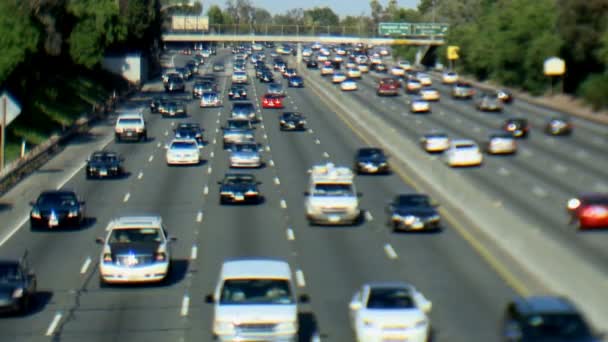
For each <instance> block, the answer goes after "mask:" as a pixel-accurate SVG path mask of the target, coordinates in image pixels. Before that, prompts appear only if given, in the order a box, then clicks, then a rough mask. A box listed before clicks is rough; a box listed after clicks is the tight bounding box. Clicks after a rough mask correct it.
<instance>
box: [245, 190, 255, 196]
mask: <svg viewBox="0 0 608 342" xmlns="http://www.w3.org/2000/svg"><path fill="white" fill-rule="evenodd" d="M257 194H258V192H257V190H253V189H250V190H247V192H245V195H257Z"/></svg>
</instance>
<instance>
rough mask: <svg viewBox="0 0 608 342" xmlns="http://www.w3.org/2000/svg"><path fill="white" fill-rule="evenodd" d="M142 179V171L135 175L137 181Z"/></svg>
mask: <svg viewBox="0 0 608 342" xmlns="http://www.w3.org/2000/svg"><path fill="white" fill-rule="evenodd" d="M143 177H144V173H143V172H142V171H139V173H138V174H137V179H142V178H143Z"/></svg>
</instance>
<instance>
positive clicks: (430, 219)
mask: <svg viewBox="0 0 608 342" xmlns="http://www.w3.org/2000/svg"><path fill="white" fill-rule="evenodd" d="M439 219H440V217H439V215H437V214H435V215H432V216H429V217H428V218H427V220H429V221H439Z"/></svg>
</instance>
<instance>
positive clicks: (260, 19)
mask: <svg viewBox="0 0 608 342" xmlns="http://www.w3.org/2000/svg"><path fill="white" fill-rule="evenodd" d="M252 23H254V24H270V23H272V15H271V14H270V12H268V11H267V10H265V9H263V8H259V7H256V8H254V9H253V16H252Z"/></svg>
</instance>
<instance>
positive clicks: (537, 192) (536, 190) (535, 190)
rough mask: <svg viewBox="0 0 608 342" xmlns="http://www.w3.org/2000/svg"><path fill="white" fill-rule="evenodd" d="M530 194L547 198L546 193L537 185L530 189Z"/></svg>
mask: <svg viewBox="0 0 608 342" xmlns="http://www.w3.org/2000/svg"><path fill="white" fill-rule="evenodd" d="M532 193H533V194H534V195H536V196H538V197H547V191H546V190H545V189H543V188H541V187H540V186H538V185H535V186H534V187H532Z"/></svg>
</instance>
